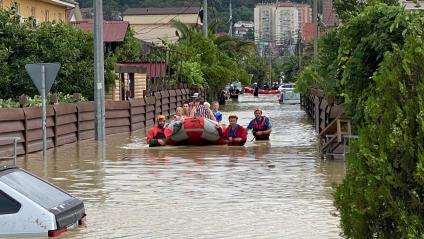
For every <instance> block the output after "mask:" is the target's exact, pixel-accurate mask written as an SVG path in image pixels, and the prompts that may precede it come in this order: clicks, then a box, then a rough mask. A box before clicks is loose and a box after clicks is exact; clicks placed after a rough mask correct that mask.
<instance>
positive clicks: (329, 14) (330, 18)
mask: <svg viewBox="0 0 424 239" xmlns="http://www.w3.org/2000/svg"><path fill="white" fill-rule="evenodd" d="M322 23H323V24H324V27H335V26H337V25H338V24H339V19H338V18H337V13H336V10H335V9H334V8H333V0H323V1H322Z"/></svg>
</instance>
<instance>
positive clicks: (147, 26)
mask: <svg viewBox="0 0 424 239" xmlns="http://www.w3.org/2000/svg"><path fill="white" fill-rule="evenodd" d="M123 20H124V21H128V22H129V23H130V25H131V27H132V29H133V30H134V32H135V37H136V38H138V39H139V40H142V41H145V42H150V43H154V44H155V45H162V40H164V41H167V42H176V41H177V40H178V33H177V30H176V29H175V28H174V27H172V21H173V20H178V21H180V22H182V23H184V24H188V25H191V26H201V25H202V22H201V17H200V7H180V8H128V9H127V10H125V12H124V13H123Z"/></svg>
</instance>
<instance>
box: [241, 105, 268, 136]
mask: <svg viewBox="0 0 424 239" xmlns="http://www.w3.org/2000/svg"><path fill="white" fill-rule="evenodd" d="M254 113H255V118H254V119H253V120H252V121H250V123H249V125H248V126H247V129H248V130H252V133H253V136H255V139H256V140H269V136H270V135H271V131H272V130H271V121H270V120H269V118H268V117H266V116H263V115H262V110H261V109H260V108H257V109H255V111H254Z"/></svg>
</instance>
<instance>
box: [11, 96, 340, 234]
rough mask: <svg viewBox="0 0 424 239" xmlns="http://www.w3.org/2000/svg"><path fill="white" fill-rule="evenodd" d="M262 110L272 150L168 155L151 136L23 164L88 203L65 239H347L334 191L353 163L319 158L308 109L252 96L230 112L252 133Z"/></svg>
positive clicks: (173, 151)
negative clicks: (147, 140)
mask: <svg viewBox="0 0 424 239" xmlns="http://www.w3.org/2000/svg"><path fill="white" fill-rule="evenodd" d="M256 107H261V108H262V109H263V110H264V114H265V115H268V116H270V118H271V122H272V125H273V127H272V129H273V132H272V135H271V142H269V143H256V142H252V141H251V139H252V135H251V134H249V136H248V142H247V143H246V146H245V147H234V148H229V147H227V146H212V147H171V146H166V147H162V148H161V147H159V148H148V147H146V145H145V144H144V136H145V132H144V131H143V132H141V131H137V132H133V133H132V134H118V135H111V136H108V137H107V141H106V146H105V147H103V148H102V147H98V146H97V142H95V141H93V140H87V141H81V142H79V143H77V144H70V145H65V146H62V147H59V148H56V149H52V150H50V151H49V159H48V162H46V163H45V162H43V161H42V157H41V156H42V154H41V153H37V154H32V155H29V156H27V158H26V159H25V158H20V160H19V166H22V167H23V168H25V169H27V170H29V171H30V172H32V173H35V174H37V175H39V176H41V177H43V178H46V179H48V181H50V182H52V183H54V184H56V185H58V186H59V187H61V188H63V189H64V190H66V191H68V192H70V193H71V194H73V195H74V196H76V197H78V198H80V199H82V200H83V201H84V203H85V207H86V212H87V225H86V226H85V227H81V228H79V229H77V230H74V231H70V232H66V233H65V234H63V236H62V238H72V237H73V238H340V236H339V233H340V229H339V218H338V217H337V213H336V209H335V208H334V206H333V202H332V196H331V191H332V189H331V187H332V185H333V184H334V183H338V182H340V181H341V179H342V178H343V175H344V162H343V161H321V160H320V159H318V158H317V157H316V154H317V149H316V147H317V146H316V144H317V140H316V133H315V132H314V130H313V127H312V124H311V122H309V121H308V119H307V116H306V114H305V113H304V111H302V110H301V109H300V108H299V105H280V104H278V101H277V97H276V96H262V95H261V96H260V97H259V98H254V97H253V96H251V95H247V94H245V95H242V96H240V99H239V101H238V102H231V101H227V105H226V106H224V107H222V108H221V110H222V112H223V114H224V122H228V120H227V118H228V115H229V114H230V112H231V113H236V114H237V115H238V116H239V123H240V124H242V125H243V126H246V125H247V124H248V122H249V121H250V120H251V119H252V118H253V117H254V115H253V110H254V109H255V108H256Z"/></svg>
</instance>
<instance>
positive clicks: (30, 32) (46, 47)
mask: <svg viewBox="0 0 424 239" xmlns="http://www.w3.org/2000/svg"><path fill="white" fill-rule="evenodd" d="M0 23H1V24H0V98H4V99H7V98H16V97H17V96H19V95H22V94H26V95H29V96H34V95H36V94H38V92H37V90H36V88H35V87H34V85H33V83H32V81H31V80H30V77H29V75H28V74H27V72H26V70H25V65H26V64H30V63H40V62H59V63H60V64H61V69H60V71H59V74H58V76H57V78H56V80H55V82H54V84H53V86H52V92H63V93H65V94H72V93H75V92H79V93H82V95H83V96H85V97H87V98H89V99H93V94H94V88H93V84H94V83H93V78H94V76H93V74H94V67H93V64H94V60H93V37H92V34H90V33H87V32H83V31H82V30H80V29H78V28H76V27H74V26H72V25H69V24H67V23H63V22H54V23H43V24H41V25H40V26H38V27H34V26H33V24H32V21H31V20H29V21H27V22H26V23H24V24H21V23H20V21H19V18H18V16H17V15H16V14H15V13H14V11H13V10H12V11H3V10H0ZM139 55H140V50H139V45H138V43H137V42H136V40H135V38H134V37H133V35H132V32H129V33H128V34H127V36H126V38H125V41H124V42H123V44H122V46H121V47H120V48H119V49H118V50H117V51H116V52H114V53H111V54H110V55H108V56H107V57H106V59H105V81H106V84H107V85H108V84H113V83H114V80H115V78H116V75H115V73H114V71H115V69H114V64H115V62H116V61H117V60H136V59H137V58H138V57H139Z"/></svg>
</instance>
